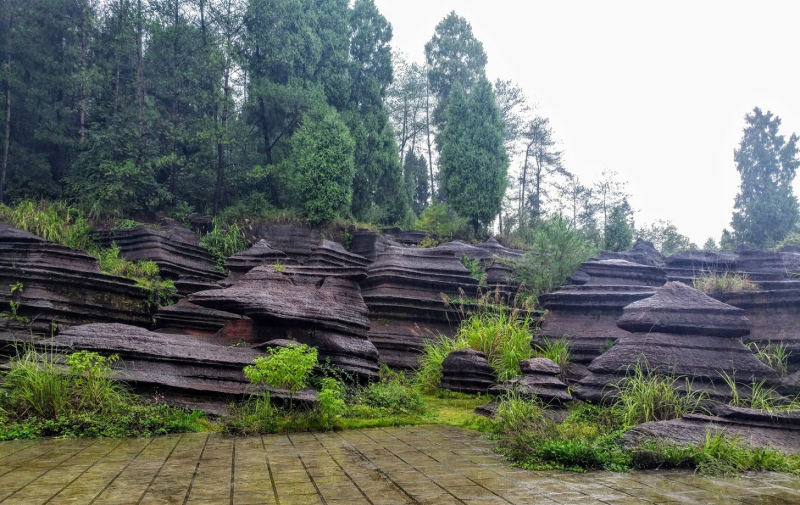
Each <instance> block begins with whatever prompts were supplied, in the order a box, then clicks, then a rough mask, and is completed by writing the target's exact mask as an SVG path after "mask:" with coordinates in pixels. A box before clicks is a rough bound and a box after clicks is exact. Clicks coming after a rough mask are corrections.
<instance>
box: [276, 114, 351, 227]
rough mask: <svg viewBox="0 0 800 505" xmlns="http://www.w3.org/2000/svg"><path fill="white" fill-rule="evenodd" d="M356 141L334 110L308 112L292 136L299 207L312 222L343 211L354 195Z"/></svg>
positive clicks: (339, 214) (334, 216) (293, 162)
mask: <svg viewBox="0 0 800 505" xmlns="http://www.w3.org/2000/svg"><path fill="white" fill-rule="evenodd" d="M354 151H355V143H354V142H353V139H352V138H351V137H350V132H349V131H348V128H347V126H346V125H345V124H344V122H342V120H341V119H340V117H339V115H338V114H337V113H336V111H335V110H333V109H331V108H328V107H325V108H322V109H321V110H319V111H313V112H312V113H309V114H307V115H306V116H305V117H304V118H303V120H302V123H301V124H300V127H299V128H298V130H297V133H295V135H294V136H293V137H292V156H291V165H292V167H293V168H294V171H295V172H294V174H295V175H294V177H295V186H296V190H297V194H298V196H299V197H300V207H301V208H300V210H301V212H302V214H303V215H304V216H305V217H306V218H308V220H309V221H310V222H311V223H314V224H322V223H327V222H330V221H331V220H333V219H334V218H336V217H337V216H341V215H345V214H346V213H347V212H348V211H349V208H350V203H351V199H352V196H353V176H354V175H355V168H354V163H353V153H354Z"/></svg>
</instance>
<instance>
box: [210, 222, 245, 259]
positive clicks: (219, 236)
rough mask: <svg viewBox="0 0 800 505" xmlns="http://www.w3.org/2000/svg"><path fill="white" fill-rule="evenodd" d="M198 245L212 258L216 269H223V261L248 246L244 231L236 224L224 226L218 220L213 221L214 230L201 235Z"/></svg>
mask: <svg viewBox="0 0 800 505" xmlns="http://www.w3.org/2000/svg"><path fill="white" fill-rule="evenodd" d="M200 245H201V246H202V247H203V248H205V249H206V250H207V251H208V252H209V253H210V254H211V256H213V257H214V259H215V260H216V262H217V267H218V268H220V269H223V268H224V265H225V260H227V259H228V257H230V256H233V255H234V254H236V253H238V252H242V251H244V250H246V249H247V245H248V244H247V240H246V239H245V236H244V230H243V229H242V228H241V227H240V226H239V225H238V224H236V223H231V224H224V223H223V222H221V221H220V220H219V219H214V228H213V229H212V230H211V231H210V232H208V233H206V234H205V235H203V238H202V239H200Z"/></svg>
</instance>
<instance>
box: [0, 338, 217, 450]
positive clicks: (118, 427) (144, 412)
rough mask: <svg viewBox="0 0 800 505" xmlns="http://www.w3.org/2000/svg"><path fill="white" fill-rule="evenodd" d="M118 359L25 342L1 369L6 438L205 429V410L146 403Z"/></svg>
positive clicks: (0, 432)
mask: <svg viewBox="0 0 800 505" xmlns="http://www.w3.org/2000/svg"><path fill="white" fill-rule="evenodd" d="M116 359H117V358H116V357H115V356H110V357H106V356H100V355H99V354H97V353H93V352H87V351H80V352H77V353H73V354H69V355H66V354H59V353H57V352H54V351H52V350H45V351H44V352H41V351H38V350H36V349H35V348H33V346H30V345H23V346H21V347H20V348H19V349H18V352H17V353H16V356H14V357H12V358H11V359H10V361H9V362H8V364H7V365H6V366H5V367H4V369H3V370H2V371H0V440H11V439H19V438H37V437H43V436H55V437H114V438H119V437H130V436H134V437H138V436H150V435H159V434H167V433H179V432H187V431H202V430H203V429H204V427H203V422H202V414H201V413H200V412H191V413H190V412H187V411H185V410H183V409H178V408H175V407H170V406H168V405H166V404H163V403H161V404H153V403H143V402H142V401H141V399H140V398H139V397H137V396H136V395H134V394H133V393H132V392H131V391H130V389H129V388H128V387H127V386H126V385H124V384H123V383H121V382H119V381H116V380H114V379H112V365H113V364H114V362H115V361H116Z"/></svg>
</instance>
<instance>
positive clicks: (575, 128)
mask: <svg viewBox="0 0 800 505" xmlns="http://www.w3.org/2000/svg"><path fill="white" fill-rule="evenodd" d="M376 4H377V5H378V8H379V9H380V11H381V12H382V13H383V14H384V15H385V16H386V18H387V19H388V20H389V21H390V22H391V23H392V25H393V27H394V41H393V46H394V47H395V48H396V49H399V50H400V51H402V52H404V53H406V54H407V55H408V56H409V59H410V60H412V61H418V62H423V61H424V44H425V42H427V41H428V40H429V39H430V38H431V36H432V34H433V31H434V28H435V26H436V24H437V23H438V22H439V21H440V20H441V19H442V18H443V17H444V16H445V15H447V13H448V12H450V11H451V10H455V11H456V12H457V13H458V14H459V15H461V16H464V17H465V18H466V19H467V20H468V21H469V22H470V23H471V24H472V29H473V32H474V34H475V36H476V37H477V38H478V39H479V40H481V41H482V42H483V46H484V50H485V51H486V53H487V55H488V57H489V65H488V67H487V74H488V75H489V78H490V79H492V80H494V79H495V78H503V79H512V80H513V81H515V82H517V83H518V84H520V85H521V86H522V87H523V88H524V89H525V91H526V93H527V94H528V96H529V97H531V99H532V100H531V101H532V102H535V103H538V105H539V107H538V112H539V114H541V115H544V116H546V117H549V118H550V122H551V125H552V127H553V130H554V132H555V134H556V137H557V138H559V139H560V140H561V142H562V148H563V149H564V150H565V156H566V168H567V169H568V170H570V171H572V172H573V173H575V174H577V175H578V176H579V177H580V179H581V180H582V181H584V182H589V181H592V180H594V179H597V178H599V176H600V172H601V171H603V170H605V169H609V170H616V171H617V172H618V173H619V174H620V178H621V179H623V180H627V181H628V182H629V185H628V189H629V192H630V193H631V194H632V195H633V198H632V201H631V204H632V205H633V206H634V208H635V209H636V210H638V212H637V214H636V222H637V225H642V224H647V223H650V222H652V221H654V220H656V219H667V220H671V221H672V222H673V223H675V225H676V226H677V227H678V230H679V231H680V232H681V233H683V234H684V235H688V236H689V237H690V238H691V239H692V240H693V241H694V242H696V243H697V244H698V245H701V246H702V244H703V242H705V239H706V238H707V237H709V236H712V237H714V239H715V240H719V237H720V234H721V232H722V229H723V228H724V227H727V226H729V223H730V220H731V213H732V212H733V199H734V196H735V195H736V193H737V190H738V187H739V175H738V173H737V172H736V169H735V165H734V163H733V149H734V148H735V147H736V146H737V145H738V143H739V140H740V139H741V133H742V128H743V127H744V119H743V118H744V115H745V114H746V113H748V112H749V111H751V110H752V109H753V107H755V106H758V107H761V108H762V109H763V110H765V111H766V110H771V111H772V112H773V113H775V114H777V115H778V116H780V117H781V119H782V120H783V124H782V127H781V133H782V134H783V135H785V136H786V137H787V138H788V137H789V135H790V134H791V133H792V132H800V65H799V64H800V60H799V59H798V56H797V55H798V53H797V43H798V39H797V33H798V21H800V2H798V1H796V0H787V1H773V0H759V1H757V2H756V1H738V0H724V1H723V0H717V1H708V0H706V1H702V2H699V1H696V0H693V1H686V0H669V1H661V2H655V1H652V2H651V1H648V2H642V1H640V0H637V1H598V0H583V1H572V0H558V1H557V0H550V1H540V0H524V1H520V0H517V1H512V0H492V1H487V0H424V1H423V0H376ZM795 194H800V181H795Z"/></svg>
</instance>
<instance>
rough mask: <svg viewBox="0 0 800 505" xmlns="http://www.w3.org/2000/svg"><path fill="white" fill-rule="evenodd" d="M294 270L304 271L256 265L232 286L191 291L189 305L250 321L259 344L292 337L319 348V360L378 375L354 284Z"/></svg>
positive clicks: (343, 278)
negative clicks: (252, 322)
mask: <svg viewBox="0 0 800 505" xmlns="http://www.w3.org/2000/svg"><path fill="white" fill-rule="evenodd" d="M293 268H294V269H297V270H300V269H305V268H306V267H287V269H286V270H285V271H284V272H277V271H276V270H275V268H274V267H272V266H262V267H257V268H254V269H253V270H251V271H250V272H248V273H247V274H245V276H244V277H242V279H241V280H240V281H239V282H238V283H237V284H236V285H234V286H232V287H230V288H226V289H217V290H211V291H201V292H199V293H195V294H193V295H191V296H190V298H189V301H190V302H192V303H195V304H197V305H201V306H203V307H209V308H213V309H218V310H223V311H226V312H233V313H235V314H241V315H244V316H247V317H249V318H251V319H253V320H254V321H255V323H256V325H257V328H256V331H257V332H258V335H259V336H258V340H260V341H266V340H272V339H275V338H290V339H291V338H294V339H296V340H297V341H298V342H301V343H304V344H308V345H310V346H313V347H317V348H318V349H319V354H320V360H322V361H324V360H325V359H330V362H331V364H333V365H336V366H338V367H340V368H342V369H343V370H346V371H348V372H351V373H354V374H356V375H359V376H363V377H372V376H375V375H377V372H378V352H377V350H376V349H375V346H374V345H373V344H372V343H371V342H370V341H369V340H367V335H368V332H369V325H370V323H369V319H368V318H367V307H366V305H364V301H363V300H362V298H361V292H360V289H359V286H358V283H357V282H356V281H355V280H353V279H351V278H348V277H347V276H326V275H320V274H316V275H313V274H312V273H309V272H306V274H307V275H298V274H296V273H293V272H294V270H293ZM307 268H310V269H314V268H315V267H307ZM323 268H324V267H323Z"/></svg>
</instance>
